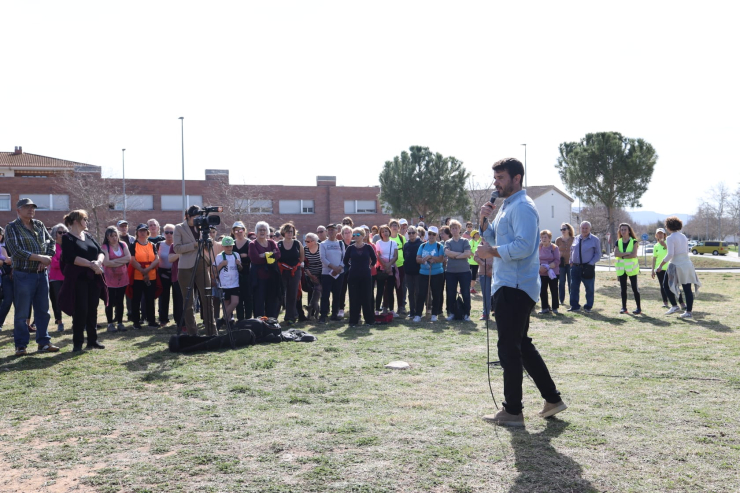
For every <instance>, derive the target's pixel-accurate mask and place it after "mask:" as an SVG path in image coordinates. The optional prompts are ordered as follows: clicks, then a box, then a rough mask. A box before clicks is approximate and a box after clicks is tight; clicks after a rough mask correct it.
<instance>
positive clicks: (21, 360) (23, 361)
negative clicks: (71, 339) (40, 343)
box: [0, 344, 86, 372]
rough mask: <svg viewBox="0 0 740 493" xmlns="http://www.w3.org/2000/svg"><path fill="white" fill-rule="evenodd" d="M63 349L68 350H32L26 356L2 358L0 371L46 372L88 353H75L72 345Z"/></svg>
mask: <svg viewBox="0 0 740 493" xmlns="http://www.w3.org/2000/svg"><path fill="white" fill-rule="evenodd" d="M29 347H30V346H29ZM62 347H63V348H66V349H65V350H64V352H59V353H37V352H35V351H33V350H31V352H29V353H28V355H26V356H16V355H15V354H13V355H10V356H7V357H5V358H0V371H3V372H5V371H25V370H44V369H46V368H50V367H52V366H54V365H56V364H59V363H63V362H65V361H67V360H68V359H72V358H77V357H80V356H84V355H85V353H86V351H83V352H80V353H73V352H72V349H71V347H72V345H71V344H68V345H66V346H62Z"/></svg>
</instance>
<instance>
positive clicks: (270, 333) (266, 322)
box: [234, 318, 282, 342]
mask: <svg viewBox="0 0 740 493" xmlns="http://www.w3.org/2000/svg"><path fill="white" fill-rule="evenodd" d="M245 329H248V330H251V331H252V332H253V333H254V337H255V339H256V342H280V340H278V341H275V340H274V338H276V337H277V338H278V339H281V336H282V334H281V332H282V331H281V329H280V324H279V323H278V321H277V320H276V319H274V318H247V319H244V320H239V321H238V322H237V323H236V325H235V326H234V330H245Z"/></svg>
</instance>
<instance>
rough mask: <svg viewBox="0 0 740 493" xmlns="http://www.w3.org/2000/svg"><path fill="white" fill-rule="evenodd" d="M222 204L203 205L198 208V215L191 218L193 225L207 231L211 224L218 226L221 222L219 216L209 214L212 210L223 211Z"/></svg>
mask: <svg viewBox="0 0 740 493" xmlns="http://www.w3.org/2000/svg"><path fill="white" fill-rule="evenodd" d="M223 210H224V208H223V207H222V206H211V207H204V208H203V209H201V210H200V212H199V213H198V215H197V216H196V217H194V218H193V226H195V227H196V228H198V229H200V230H201V231H208V230H209V229H210V227H211V226H218V225H219V224H221V217H220V216H209V214H211V213H212V212H223Z"/></svg>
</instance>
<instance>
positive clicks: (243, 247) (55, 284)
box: [0, 198, 700, 355]
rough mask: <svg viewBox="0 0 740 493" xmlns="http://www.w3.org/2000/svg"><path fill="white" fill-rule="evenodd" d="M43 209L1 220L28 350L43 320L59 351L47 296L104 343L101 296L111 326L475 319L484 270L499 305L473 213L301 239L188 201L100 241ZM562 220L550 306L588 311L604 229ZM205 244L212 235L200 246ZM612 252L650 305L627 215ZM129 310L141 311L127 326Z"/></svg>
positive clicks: (23, 209)
mask: <svg viewBox="0 0 740 493" xmlns="http://www.w3.org/2000/svg"><path fill="white" fill-rule="evenodd" d="M35 210H36V205H35V204H34V203H33V201H31V200H30V199H27V198H26V199H21V200H20V201H19V202H18V203H17V211H18V219H16V220H15V221H13V222H11V223H10V224H9V225H8V226H7V228H6V230H2V228H0V235H2V236H0V262H2V265H3V272H2V289H3V300H2V303H1V304H0V328H2V324H3V323H4V321H5V318H6V316H7V315H8V313H9V310H10V307H11V306H12V305H14V306H15V320H14V338H15V347H16V354H17V355H24V354H26V352H27V347H28V344H29V342H30V335H31V334H33V333H35V337H36V343H37V345H38V350H39V351H42V352H55V351H58V350H59V348H58V347H56V346H54V345H53V344H52V343H51V337H50V335H49V330H48V329H49V325H50V321H51V318H50V314H49V304H51V308H52V313H53V314H54V325H55V326H56V329H57V331H59V332H63V331H64V330H65V328H64V323H63V322H62V313H67V314H68V315H71V316H72V333H73V351H81V350H82V349H83V345H84V343H85V342H86V343H87V346H86V347H87V348H88V349H103V348H104V346H103V345H102V344H101V343H100V342H99V341H98V334H97V328H98V326H97V317H98V309H99V305H100V300H102V301H103V303H104V307H105V308H104V311H105V317H106V321H107V331H108V332H124V331H126V330H129V328H131V329H133V330H140V329H142V327H143V326H146V327H150V328H158V327H162V326H165V325H167V324H169V323H175V324H177V327H178V330H180V331H182V333H187V334H190V335H195V334H197V333H198V329H197V324H196V313H200V317H201V319H202V321H203V326H204V330H205V333H206V334H208V335H213V334H215V333H216V332H217V327H219V326H222V325H223V324H233V323H235V322H236V321H237V320H241V319H246V318H252V317H263V316H264V317H272V318H276V319H277V318H278V316H279V314H280V312H281V311H284V319H283V323H284V324H287V325H292V324H296V323H300V322H303V321H306V320H311V319H316V320H318V322H319V323H326V322H327V321H328V320H331V321H339V320H343V319H345V318H346V319H348V322H349V325H350V326H351V327H354V326H357V325H358V324H360V320H361V319H362V320H363V321H364V323H365V324H375V323H376V322H377V320H390V319H392V318H397V317H407V318H409V319H410V320H412V321H413V322H420V321H421V320H422V317H424V316H425V314H426V315H427V316H429V317H430V320H431V321H432V322H435V321H437V320H438V319H439V317H445V318H446V319H447V320H453V319H455V318H458V319H460V320H464V321H470V320H471V318H470V317H471V313H470V312H471V294H476V293H477V291H476V282H477V285H478V289H480V294H481V295H482V298H483V310H482V314H481V317H480V320H487V319H489V317H492V316H494V315H495V306H494V304H492V303H494V300H493V295H494V293H493V290H492V283H493V278H494V260H493V258H491V257H486V256H482V255H479V249H480V248H481V246H486V247H488V246H490V240H491V239H490V238H488V239H485V238H482V237H481V234H480V232H479V231H477V230H475V229H474V224H473V223H472V222H468V223H467V224H466V225H465V228H463V225H462V224H461V223H460V222H458V221H456V220H454V219H447V220H445V222H444V225H441V226H439V227H437V226H431V225H430V226H427V225H426V224H425V223H424V222H419V223H418V224H417V225H413V224H409V222H408V221H407V220H406V219H400V220H396V219H391V220H390V221H389V222H388V224H383V225H380V226H372V227H369V226H367V225H360V226H356V225H355V224H354V222H353V220H352V218H350V217H345V218H344V219H343V220H342V221H341V223H337V224H328V225H321V226H319V227H318V228H317V229H316V232H315V233H312V232H311V233H308V234H305V236H304V237H303V242H301V241H300V239H299V238H298V231H297V230H296V228H295V226H294V225H293V224H292V223H290V222H288V223H286V224H283V225H281V226H280V227H278V228H274V227H271V226H270V225H269V224H268V223H267V222H265V221H260V222H258V223H257V224H256V225H255V228H254V231H248V230H247V228H246V226H245V224H244V223H243V222H241V221H236V222H234V223H233V224H232V226H231V230H230V232H229V234H227V235H223V236H219V235H218V233H217V230H216V228H215V227H213V226H211V227H210V229H209V230H206V231H204V230H202V229H200V228H201V226H199V225H196V223H195V221H194V219H195V218H196V217H199V216H201V209H200V207H199V206H191V207H190V208H189V209H188V210H187V211H186V213H185V217H184V220H183V222H182V223H180V224H177V225H174V224H165V225H164V227H161V226H160V224H159V222H158V221H157V220H156V219H150V220H149V221H148V222H147V223H146V224H143V223H142V224H138V225H137V226H136V227H135V229H134V231H133V233H132V234H130V233H129V224H128V222H127V221H126V220H120V221H118V222H117V224H116V225H115V226H110V227H108V228H107V229H106V230H105V234H104V237H103V239H102V241H101V242H100V243H99V242H98V240H97V239H95V238H93V237H92V236H91V235H90V233H89V232H88V229H87V220H88V217H87V213H86V212H85V211H83V210H75V211H72V212H70V213H69V214H67V215H66V216H64V220H63V222H62V223H60V224H57V225H55V226H53V227H52V228H51V229H50V231H49V230H47V228H46V227H45V225H44V224H43V223H41V222H40V221H38V220H36V219H34V214H35ZM666 227H667V229H668V230H669V231H670V236H667V235H666V233H665V231H664V230H662V229H659V230H658V233H656V238H658V245H656V248H655V253H654V260H653V272H652V274H653V278H655V277H656V275H657V278H658V282H659V285H660V289H661V296H662V298H663V302H664V304H665V305H666V306H665V307H666V308H668V313H675V312H676V311H677V310H678V307H677V303H681V306H682V307H683V308H684V310H685V312H684V314H683V315H682V316H683V317H691V310H692V305H693V295H692V291H691V284H695V285H696V286H699V285H700V284H699V281H698V279H697V278H696V274H695V272H694V271H693V266H692V264H691V261H690V260H689V259H688V254H687V251H688V250H687V247H686V245H685V243H686V237H685V236H684V235H683V234H681V232H680V230H681V222H680V220H678V219H677V218H669V219H668V220H667V221H666ZM206 232H207V233H208V234H207V237H206ZM560 232H561V235H560V236H559V237H558V238H557V239H556V240H555V241H554V242H553V241H552V236H553V235H552V233H551V232H550V231H548V230H542V231H540V232H539V256H538V260H539V264H538V268H539V272H538V274H539V278H540V281H541V282H540V283H539V286H538V289H539V292H538V293H537V294H538V295H539V296H538V298H539V301H540V305H541V310H540V312H539V313H540V314H546V313H549V312H553V313H555V314H558V313H559V312H558V310H559V309H560V306H562V305H564V304H565V301H566V300H565V295H566V290H567V291H568V293H569V299H568V305H569V308H568V311H572V312H577V311H579V310H581V304H580V297H579V293H580V284H581V283H583V284H584V287H585V294H586V304H585V305H584V306H583V309H584V311H586V312H590V311H591V309H592V308H593V304H594V266H595V264H596V262H597V261H598V260H600V259H601V242H600V240H599V239H598V238H597V237H596V236H594V235H592V234H591V225H590V223H588V222H587V221H585V222H583V223H582V224H581V225H580V232H581V234H580V235H578V236H575V234H574V233H575V232H574V228H573V227H572V226H571V225H570V224H563V225H562V227H561V229H560ZM489 233H490V230H489ZM200 244H204V245H205V248H203V249H199V245H200ZM199 250H202V251H201V255H200V256H199V255H198V252H199ZM480 251H481V252H482V251H483V250H482V249H481V250H480ZM511 255H512V256H513V255H516V253H515V252H511ZM615 256H616V257H617V276H618V279H619V282H620V286H621V294H622V312H621V313H627V305H626V303H627V281H628V280H629V282H630V285H631V287H632V291H633V293H634V298H635V302H636V305H637V308H636V310H634V312H633V313H635V314H639V313H641V304H640V301H641V300H640V293H639V290H638V286H637V274H638V273H639V264H638V263H637V258H636V256H637V241H636V239H635V234H634V231H633V230H632V228H631V226H630V225H628V224H622V225H620V238H619V239H618V240H617V242H616V245H615ZM512 258H514V257H512ZM670 269H674V271H673V272H674V274H673V275H671V274H670V273H671V270H670ZM533 275H535V276H536V275H537V273H534V274H533ZM548 290H549V291H550V293H549V296H548ZM681 290H683V294H682V293H681ZM304 293H305V296H304ZM683 295H685V297H686V302H687V304H686V305H684V302H683ZM676 299H678V301H676ZM669 302H670V303H671V306H670V307H669V306H667V303H669ZM170 308H172V313H171V314H170ZM347 308H348V309H347ZM124 317H125V318H126V321H127V322H130V323H131V325H129V326H128V327H127V325H126V324H125V323H124ZM144 324H145V325H144Z"/></svg>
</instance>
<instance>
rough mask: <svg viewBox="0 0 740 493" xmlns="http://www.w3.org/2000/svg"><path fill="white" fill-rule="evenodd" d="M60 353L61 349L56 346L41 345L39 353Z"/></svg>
mask: <svg viewBox="0 0 740 493" xmlns="http://www.w3.org/2000/svg"><path fill="white" fill-rule="evenodd" d="M58 351H59V348H58V347H56V346H55V345H54V344H51V343H48V344H39V353H56V352H58Z"/></svg>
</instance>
